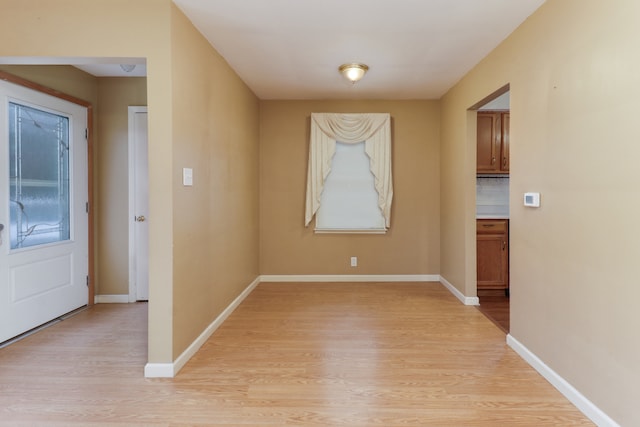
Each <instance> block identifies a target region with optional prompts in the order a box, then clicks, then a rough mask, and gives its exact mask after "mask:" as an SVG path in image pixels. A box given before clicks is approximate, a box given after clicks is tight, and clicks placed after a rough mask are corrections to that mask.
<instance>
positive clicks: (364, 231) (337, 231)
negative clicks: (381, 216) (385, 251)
mask: <svg viewBox="0 0 640 427" xmlns="http://www.w3.org/2000/svg"><path fill="white" fill-rule="evenodd" d="M313 231H314V232H315V233H316V234H386V232H387V229H386V228H316V229H314V230H313Z"/></svg>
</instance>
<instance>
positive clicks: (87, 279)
mask: <svg viewBox="0 0 640 427" xmlns="http://www.w3.org/2000/svg"><path fill="white" fill-rule="evenodd" d="M88 287H89V276H87V288H88Z"/></svg>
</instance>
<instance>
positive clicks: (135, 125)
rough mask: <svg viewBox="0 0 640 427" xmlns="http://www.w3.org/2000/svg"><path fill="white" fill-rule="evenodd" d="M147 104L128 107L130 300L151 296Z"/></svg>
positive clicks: (141, 299)
mask: <svg viewBox="0 0 640 427" xmlns="http://www.w3.org/2000/svg"><path fill="white" fill-rule="evenodd" d="M147 144H148V127H147V107H129V176H130V177H131V178H130V184H129V206H130V217H131V222H130V224H131V225H130V227H129V235H130V236H131V237H130V245H129V246H130V249H129V250H130V256H129V260H130V267H129V268H130V272H129V281H130V284H129V299H130V300H131V301H147V300H148V299H149V225H148V222H147V219H148V215H149V166H148V149H147Z"/></svg>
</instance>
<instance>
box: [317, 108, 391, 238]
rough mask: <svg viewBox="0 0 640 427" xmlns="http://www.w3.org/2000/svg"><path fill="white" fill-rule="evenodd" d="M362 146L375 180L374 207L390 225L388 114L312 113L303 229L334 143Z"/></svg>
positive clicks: (318, 192) (325, 175) (334, 149)
mask: <svg viewBox="0 0 640 427" xmlns="http://www.w3.org/2000/svg"><path fill="white" fill-rule="evenodd" d="M363 141H364V143H365V152H366V153H367V156H369V163H370V170H371V173H372V174H373V176H374V178H375V188H376V191H377V192H378V206H379V207H380V210H381V211H382V214H383V216H384V219H385V224H386V227H387V228H389V226H390V224H391V200H392V199H393V185H392V179H391V118H390V116H389V114H388V113H369V114H338V113H312V114H311V136H310V140H309V168H308V171H307V198H306V208H305V226H308V225H309V223H310V222H311V219H312V218H313V216H314V215H315V213H316V211H317V210H318V208H319V207H320V196H321V194H322V190H323V188H324V183H325V180H326V178H327V176H328V175H329V172H330V171H331V161H332V159H333V155H334V154H335V152H336V143H337V142H342V143H346V144H355V143H359V142H363Z"/></svg>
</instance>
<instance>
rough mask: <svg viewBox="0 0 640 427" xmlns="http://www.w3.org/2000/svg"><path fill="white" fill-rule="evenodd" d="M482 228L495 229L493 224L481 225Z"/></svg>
mask: <svg viewBox="0 0 640 427" xmlns="http://www.w3.org/2000/svg"><path fill="white" fill-rule="evenodd" d="M482 226H483V227H484V228H491V227H495V226H496V225H495V224H482Z"/></svg>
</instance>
